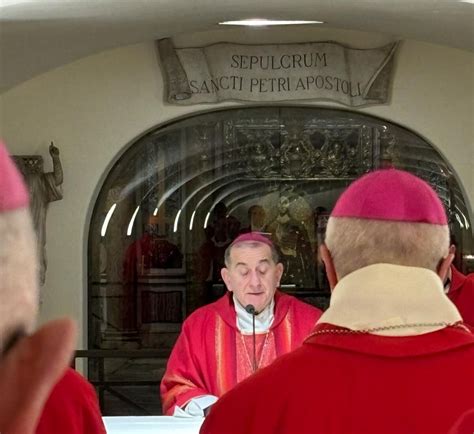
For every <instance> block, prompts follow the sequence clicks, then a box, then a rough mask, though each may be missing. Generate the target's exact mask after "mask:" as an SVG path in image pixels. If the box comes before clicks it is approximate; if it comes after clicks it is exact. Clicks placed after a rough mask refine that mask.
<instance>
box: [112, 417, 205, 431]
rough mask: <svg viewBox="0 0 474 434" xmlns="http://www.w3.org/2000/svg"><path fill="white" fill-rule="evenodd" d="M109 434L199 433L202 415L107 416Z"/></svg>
mask: <svg viewBox="0 0 474 434" xmlns="http://www.w3.org/2000/svg"><path fill="white" fill-rule="evenodd" d="M103 419H104V424H105V428H106V429H107V434H198V433H199V428H200V427H201V425H202V423H203V421H204V419H203V418H202V417H189V418H178V417H172V416H105V417H104V418H103Z"/></svg>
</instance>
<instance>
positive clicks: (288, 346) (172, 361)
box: [160, 292, 321, 415]
mask: <svg viewBox="0 0 474 434" xmlns="http://www.w3.org/2000/svg"><path fill="white" fill-rule="evenodd" d="M274 316H275V319H274V320H273V324H272V325H271V327H270V332H269V333H268V334H262V335H258V336H257V361H258V366H259V368H262V367H264V366H267V365H269V364H270V363H271V362H273V361H274V360H275V358H276V357H278V356H280V355H282V354H286V353H288V352H289V351H292V350H293V349H295V348H297V347H299V346H300V345H301V343H302V342H303V340H304V338H305V337H306V336H307V335H308V334H309V333H310V331H311V330H312V328H313V327H314V325H315V323H316V321H317V319H318V318H319V317H320V316H321V312H320V311H319V310H318V309H316V308H314V307H313V306H310V305H308V304H306V303H303V302H301V301H299V300H297V299H296V298H295V297H291V296H289V295H286V294H282V293H280V292H277V293H276V294H275V312H274ZM236 322H237V319H236V313H235V308H234V304H233V300H232V294H231V293H230V292H229V293H227V294H226V295H224V296H223V297H222V298H220V299H219V300H217V301H216V302H215V303H211V304H209V305H207V306H204V307H202V308H200V309H198V310H196V311H195V312H193V313H192V314H191V315H190V316H189V317H188V318H187V319H186V321H185V322H184V323H183V328H182V331H181V334H180V336H179V338H178V340H177V342H176V345H175V346H174V348H173V351H172V353H171V356H170V358H169V360H168V366H167V369H166V372H165V375H164V377H163V381H162V383H161V388H160V391H161V397H162V403H163V412H164V413H165V414H167V415H172V414H173V412H174V407H175V406H176V405H177V406H180V407H181V406H183V405H184V404H186V403H187V402H189V401H190V400H191V399H192V398H195V397H198V396H202V395H215V396H217V397H220V396H221V395H223V394H224V393H225V392H227V391H228V390H230V389H232V388H233V387H234V386H235V385H236V384H237V383H238V382H239V381H241V380H243V379H245V378H247V377H248V376H249V375H250V374H251V373H252V361H253V343H252V342H251V340H250V339H251V337H250V338H249V337H248V336H244V335H242V334H241V333H240V332H239V330H238V329H237V324H236Z"/></svg>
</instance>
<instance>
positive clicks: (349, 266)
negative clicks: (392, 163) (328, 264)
mask: <svg viewBox="0 0 474 434" xmlns="http://www.w3.org/2000/svg"><path fill="white" fill-rule="evenodd" d="M326 245H327V247H328V249H329V251H330V252H331V256H332V258H333V261H334V266H335V268H336V271H337V274H338V277H339V278H342V277H344V276H345V275H347V274H349V273H352V272H353V271H355V270H358V269H360V268H363V267H366V266H368V265H372V264H376V263H388V264H396V265H407V266H413V267H422V268H427V269H430V270H433V271H435V270H436V268H437V267H438V265H439V263H440V261H441V259H442V258H443V257H444V256H445V255H447V253H448V249H449V230H448V226H447V218H446V213H445V210H444V207H443V205H442V203H441V201H440V199H439V197H438V196H437V195H436V193H435V191H434V190H433V189H432V188H431V187H430V186H429V185H428V184H427V183H426V182H425V181H423V180H421V179H420V178H417V177H416V176H414V175H412V174H410V173H408V172H405V171H402V170H397V169H382V170H378V171H375V172H371V173H369V174H367V175H364V176H363V177H361V178H359V179H358V180H356V181H355V182H353V183H352V184H351V185H350V186H349V187H348V188H347V190H345V191H344V193H343V194H342V195H341V196H340V198H339V199H338V201H337V203H336V205H335V207H334V209H333V211H332V213H331V217H330V218H329V221H328V225H327V229H326Z"/></svg>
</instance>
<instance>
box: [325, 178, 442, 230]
mask: <svg viewBox="0 0 474 434" xmlns="http://www.w3.org/2000/svg"><path fill="white" fill-rule="evenodd" d="M331 217H353V218H361V219H370V220H390V221H399V222H412V223H429V224H434V225H446V224H448V220H447V217H446V212H445V210H444V207H443V204H442V203H441V200H440V198H439V197H438V195H437V194H436V192H435V191H434V190H433V189H432V188H431V186H430V185H429V184H428V183H426V182H425V181H423V180H421V179H420V178H418V177H416V176H415V175H412V174H411V173H408V172H405V171H403V170H398V169H382V170H377V171H375V172H371V173H368V174H367V175H364V176H362V177H361V178H359V179H357V180H356V181H354V182H353V183H352V184H351V185H350V186H349V187H348V188H347V189H346V190H345V191H344V193H342V195H341V196H340V197H339V199H338V201H337V202H336V205H335V206H334V209H333V211H332V213H331Z"/></svg>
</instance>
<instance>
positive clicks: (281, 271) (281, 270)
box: [276, 262, 285, 287]
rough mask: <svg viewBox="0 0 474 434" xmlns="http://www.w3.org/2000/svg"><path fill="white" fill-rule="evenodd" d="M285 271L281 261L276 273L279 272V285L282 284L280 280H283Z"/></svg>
mask: <svg viewBox="0 0 474 434" xmlns="http://www.w3.org/2000/svg"><path fill="white" fill-rule="evenodd" d="M283 271H285V268H284V267H283V264H282V263H281V262H279V263H278V264H277V265H276V273H277V287H279V286H280V281H281V276H283Z"/></svg>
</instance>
